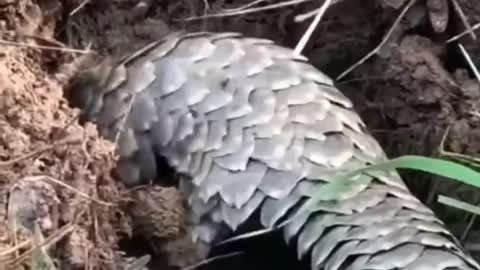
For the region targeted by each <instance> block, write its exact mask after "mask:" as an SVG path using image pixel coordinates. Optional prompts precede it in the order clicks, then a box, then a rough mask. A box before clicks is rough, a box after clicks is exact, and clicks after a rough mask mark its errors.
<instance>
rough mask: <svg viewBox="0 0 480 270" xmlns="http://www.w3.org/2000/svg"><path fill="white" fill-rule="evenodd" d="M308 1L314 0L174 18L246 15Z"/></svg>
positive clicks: (194, 18) (190, 18)
mask: <svg viewBox="0 0 480 270" xmlns="http://www.w3.org/2000/svg"><path fill="white" fill-rule="evenodd" d="M308 1H312V0H291V1H285V2H281V3H278V4H272V5H268V6H264V7H258V8H251V9H245V10H239V11H235V12H223V13H216V14H210V15H204V16H193V17H189V18H184V19H174V20H175V21H195V20H200V19H205V18H220V17H229V16H236V15H244V14H249V13H255V12H260V11H264V10H270V9H277V8H282V7H287V6H292V5H297V4H300V3H304V2H308Z"/></svg>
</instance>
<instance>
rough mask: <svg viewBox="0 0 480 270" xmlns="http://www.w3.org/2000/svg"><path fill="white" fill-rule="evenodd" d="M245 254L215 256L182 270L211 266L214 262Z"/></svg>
mask: <svg viewBox="0 0 480 270" xmlns="http://www.w3.org/2000/svg"><path fill="white" fill-rule="evenodd" d="M243 253H244V252H243V251H236V252H232V253H228V254H225V255H219V256H215V257H212V258H208V259H205V260H202V261H200V262H199V263H196V264H194V265H190V266H187V267H184V268H182V270H192V269H195V268H197V267H199V266H202V265H206V264H209V263H212V262H214V261H218V260H221V259H226V258H230V257H234V256H238V255H242V254H243Z"/></svg>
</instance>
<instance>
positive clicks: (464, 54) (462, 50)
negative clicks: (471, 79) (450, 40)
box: [458, 44, 480, 83]
mask: <svg viewBox="0 0 480 270" xmlns="http://www.w3.org/2000/svg"><path fill="white" fill-rule="evenodd" d="M458 47H459V48H460V51H461V52H462V54H463V57H465V60H467V63H468V65H469V66H470V68H471V69H472V70H473V74H475V78H477V81H478V82H479V83H480V73H479V72H478V69H477V67H476V66H475V64H474V63H473V61H472V58H470V55H469V54H468V52H467V50H465V48H464V47H463V45H462V44H458Z"/></svg>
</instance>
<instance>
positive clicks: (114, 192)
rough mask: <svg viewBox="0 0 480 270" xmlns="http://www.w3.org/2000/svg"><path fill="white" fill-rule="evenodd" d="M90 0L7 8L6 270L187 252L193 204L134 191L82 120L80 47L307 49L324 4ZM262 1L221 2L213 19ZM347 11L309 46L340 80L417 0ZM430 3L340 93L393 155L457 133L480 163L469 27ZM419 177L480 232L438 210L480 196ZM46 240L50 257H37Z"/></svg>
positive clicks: (0, 181)
mask: <svg viewBox="0 0 480 270" xmlns="http://www.w3.org/2000/svg"><path fill="white" fill-rule="evenodd" d="M83 2H85V1H82V0H47V1H34V0H17V1H13V0H7V1H0V34H1V37H2V42H1V43H0V47H1V50H0V85H1V87H0V204H1V205H0V269H4V268H6V267H7V266H9V267H11V269H22V267H23V268H25V269H40V268H38V264H39V263H43V264H49V263H53V264H55V265H56V267H57V269H124V267H125V266H126V265H128V264H131V263H132V262H134V261H135V260H136V259H135V258H133V257H139V256H141V255H143V254H145V252H147V251H149V252H150V251H151V250H152V249H151V248H150V247H149V248H146V249H145V250H143V249H140V248H139V247H140V245H142V244H139V245H136V244H135V241H137V240H138V238H141V239H143V240H138V241H140V243H144V242H142V241H144V240H145V239H148V241H147V242H152V241H151V240H152V239H154V241H153V242H155V243H151V244H152V246H155V248H158V249H159V250H160V251H161V252H163V251H164V249H165V248H169V247H175V248H176V249H178V250H183V249H185V247H178V245H175V244H171V243H172V240H175V241H176V242H175V241H174V242H173V243H177V242H181V241H182V239H184V237H185V235H186V224H185V219H184V218H185V209H184V208H183V204H182V199H181V197H180V195H179V194H178V193H177V192H176V191H175V190H174V189H173V188H163V189H162V188H158V189H157V190H155V192H152V193H145V192H144V191H143V190H142V189H139V190H135V191H133V192H132V191H127V190H126V189H125V188H124V187H123V186H122V185H121V184H120V183H118V182H116V181H115V180H114V178H115V177H114V176H112V175H113V174H112V173H111V172H112V169H113V168H114V166H115V157H114V155H113V154H112V153H113V145H112V144H111V143H109V142H106V141H104V140H102V139H101V138H99V137H98V135H97V132H96V130H95V127H94V126H93V125H86V126H83V127H82V126H80V125H78V124H77V122H76V121H75V119H74V118H75V116H76V115H77V114H78V111H77V110H76V109H72V108H70V107H69V105H68V102H67V101H66V100H65V99H64V97H63V94H64V93H63V87H64V86H65V83H66V81H67V80H68V78H69V76H71V74H72V73H73V72H75V70H76V69H78V68H79V67H80V66H82V64H85V63H88V61H87V62H86V61H84V60H85V59H87V58H86V57H85V56H83V55H84V54H83V53H75V52H70V51H68V50H67V49H68V48H76V49H78V50H83V49H85V48H87V47H88V46H90V48H91V49H92V50H93V51H95V54H94V58H95V57H96V58H98V57H100V56H106V55H115V56H119V55H123V54H125V53H127V52H128V51H130V50H132V49H135V48H140V47H141V46H143V45H145V44H146V43H148V42H150V41H152V40H154V39H158V38H159V37H162V36H164V35H165V34H167V33H169V32H170V31H172V30H177V29H187V30H191V31H193V30H205V29H206V30H210V31H240V32H242V33H245V34H247V35H251V36H258V37H266V38H270V39H273V40H275V41H276V42H278V43H280V44H284V45H286V46H289V47H293V46H295V44H296V42H297V41H298V40H299V38H300V37H301V35H302V34H303V32H304V30H305V29H306V27H307V26H308V23H309V21H307V22H304V23H294V22H293V17H294V16H295V15H298V14H301V13H304V12H307V11H311V10H312V9H313V8H314V7H317V6H318V3H317V1H313V2H314V3H313V2H312V3H305V4H301V5H296V6H293V7H287V8H281V9H276V10H270V11H265V12H260V13H253V14H249V15H243V16H235V17H226V18H213V19H208V20H196V21H190V22H185V21H181V20H175V19H178V18H185V17H189V16H193V15H202V14H203V13H204V12H205V10H206V7H205V3H206V2H207V1H193V0H189V1H187V0H184V1H174V0H171V1H168V0H164V1H151V0H140V1H139V0H124V1H107V0H97V1H90V2H91V3H87V5H85V6H83V7H81V8H80V9H79V10H78V12H76V13H75V14H73V15H71V14H70V13H71V12H72V11H73V10H74V9H76V8H77V7H79V6H80V5H81V4H83ZM249 2H250V1H249V0H242V1H232V0H217V1H208V3H209V7H208V8H209V10H208V11H209V12H212V13H213V12H218V11H220V10H222V9H228V8H236V7H239V6H242V5H244V4H247V3H249ZM343 2H344V3H340V4H337V5H336V6H334V7H332V8H331V9H329V10H328V11H327V14H326V15H325V17H324V18H323V19H322V22H321V24H320V25H319V26H318V28H317V30H316V31H315V34H314V36H313V37H312V38H311V40H310V41H309V43H308V46H307V48H306V50H305V54H306V55H307V56H308V57H310V58H311V59H312V61H313V62H314V63H315V64H316V65H317V66H318V67H319V68H320V69H322V70H323V71H324V72H326V73H327V74H328V75H330V76H332V77H336V76H337V75H339V74H340V73H341V72H343V71H344V70H345V69H346V68H348V67H349V66H350V65H352V64H354V63H355V62H356V61H358V60H359V59H361V58H362V57H363V56H364V55H365V54H367V53H368V52H369V51H371V50H372V49H373V48H374V47H375V46H377V45H378V44H379V42H380V41H381V39H382V37H383V35H384V34H385V33H386V32H387V31H388V29H389V27H390V26H391V25H392V24H393V21H394V20H395V18H396V16H397V15H398V14H399V12H400V9H401V7H402V6H403V5H405V4H406V2H408V1H406V0H369V1H343ZM347 2H348V3H347ZM360 2H361V3H360ZM417 2H418V4H417V5H416V6H414V7H413V8H412V9H411V10H410V12H409V13H408V14H407V16H406V17H405V18H404V19H403V20H402V22H401V23H400V24H399V25H398V26H397V28H396V29H395V31H394V32H393V34H392V37H391V38H390V39H389V42H387V44H385V46H383V48H382V50H380V52H379V53H378V54H376V55H375V56H374V57H372V58H371V59H369V60H368V61H366V62H365V63H363V64H362V65H360V66H359V67H358V68H356V69H355V70H354V71H353V72H352V73H351V74H349V75H348V76H347V77H346V78H344V79H342V80H340V81H339V82H338V86H339V88H340V89H341V90H342V91H344V92H345V93H346V94H347V95H348V96H349V97H350V98H352V99H353V100H354V102H355V104H356V107H357V110H358V111H359V113H360V114H361V115H362V116H363V118H364V119H365V120H366V122H367V124H368V126H369V127H370V128H371V129H372V130H373V132H374V135H375V136H376V137H377V138H378V139H379V140H380V141H381V143H382V145H383V146H384V147H385V149H386V150H387V152H388V153H389V155H390V156H392V157H393V156H398V155H401V154H407V153H408V154H423V155H430V156H434V155H438V146H439V143H440V141H441V138H442V136H443V135H444V133H445V130H446V128H447V127H450V133H449V135H448V139H447V141H446V148H447V150H449V151H454V152H457V153H462V154H468V155H478V153H479V152H480V118H479V117H480V116H479V115H480V112H479V110H480V101H479V100H480V99H479V97H480V86H479V84H478V82H477V81H476V80H475V79H474V77H473V74H472V72H471V71H470V70H469V69H468V68H467V65H466V63H465V61H464V60H463V57H462V55H461V54H460V52H459V50H458V47H457V44H456V43H450V44H447V43H446V40H447V39H448V38H450V37H452V36H454V35H456V34H458V33H460V32H462V31H463V30H464V26H463V24H462V21H461V20H460V18H459V16H458V13H456V12H455V11H454V8H453V6H452V5H450V6H445V7H444V8H442V6H441V5H440V6H439V7H440V8H437V9H435V7H436V6H435V5H434V4H435V3H437V4H438V3H440V4H441V3H447V2H450V1H442V0H429V1H417ZM457 2H458V3H459V5H460V6H461V8H462V9H463V11H464V12H465V16H466V17H467V18H468V21H469V23H470V24H472V25H474V24H475V23H478V22H480V6H479V5H478V4H477V1H476V0H457ZM427 3H428V5H427ZM427 7H428V9H427ZM446 15H448V17H447V16H446ZM447 18H448V21H447ZM432 22H433V25H434V26H435V27H432ZM437 22H438V23H437ZM445 22H448V23H445ZM460 41H461V42H462V44H463V45H464V46H465V48H466V49H467V50H468V51H469V53H470V54H471V56H472V58H473V61H474V62H476V63H479V62H480V46H478V42H477V41H474V40H472V39H471V37H470V36H469V35H466V36H464V37H463V38H462V39H460ZM7 43H8V44H7ZM46 47H53V48H57V49H59V50H51V49H47V48H46ZM87 60H88V59H87ZM72 121H73V122H72ZM70 122H72V124H69V123H70ZM405 176H406V178H407V182H408V183H409V184H410V186H411V187H412V190H413V191H414V192H415V194H416V195H418V196H419V197H420V198H421V199H422V200H423V201H425V202H427V203H429V205H430V206H431V207H433V208H434V209H435V210H436V211H437V212H438V214H439V216H440V217H441V218H443V219H444V220H445V221H446V222H447V224H448V226H450V228H452V230H453V231H454V233H456V234H457V235H458V236H461V232H463V231H464V229H465V227H466V226H467V223H468V220H467V219H465V218H464V213H459V212H458V211H453V214H452V211H451V210H449V209H447V208H445V207H442V206H440V205H438V204H437V203H435V201H434V198H435V196H434V195H436V194H438V193H441V194H445V195H449V196H454V197H457V198H461V199H463V200H467V201H469V202H471V203H476V202H477V201H478V198H477V197H479V196H478V192H476V191H475V190H473V189H471V188H465V187H463V186H460V185H458V184H453V183H451V182H449V183H443V182H442V183H441V184H438V183H440V182H439V181H436V180H435V179H433V178H431V177H428V179H427V180H429V181H427V182H425V181H421V182H420V181H417V180H418V179H420V178H425V177H424V176H421V175H419V174H405ZM412 179H413V180H412ZM432 190H436V191H433V192H432ZM471 231H472V232H471V235H470V237H467V241H466V242H467V248H469V249H470V247H471V249H470V251H472V252H473V253H474V255H477V254H476V250H475V246H478V243H476V242H475V241H476V240H475V239H478V238H477V237H475V236H477V235H478V234H479V226H478V224H476V223H475V222H474V223H473V226H472V230H471ZM41 243H46V244H45V245H44V248H42V249H40V250H38V249H32V247H33V246H38V245H39V244H41ZM165 243H169V244H167V245H165ZM155 248H154V249H155ZM187 249H188V248H187ZM178 250H176V251H177V253H178V252H180V251H178ZM126 252H128V254H126ZM161 252H160V253H161ZM181 252H186V251H181ZM181 252H180V253H181ZM171 253H172V254H173V253H174V254H175V255H172V256H181V255H178V254H177V253H175V252H171ZM160 257H161V256H160ZM162 260H163V259H162V258H159V259H158V258H157V261H159V262H158V263H157V265H160V266H161V267H162V268H160V269H166V268H165V262H163V261H162ZM154 261H155V260H154ZM136 263H139V262H138V261H137V262H136ZM35 264H36V266H34V267H33V268H32V265H35ZM35 267H37V268H35ZM42 269H47V268H42Z"/></svg>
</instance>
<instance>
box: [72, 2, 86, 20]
mask: <svg viewBox="0 0 480 270" xmlns="http://www.w3.org/2000/svg"><path fill="white" fill-rule="evenodd" d="M89 2H90V0H83V2H82V3H80V5H78V6H77V7H76V8H74V9H73V10H72V12H70V14H68V16H70V17H71V16H73V15H75V14H76V13H77V12H78V11H79V10H80V9H82V8H83V7H84V6H85V5H87V4H88V3H89Z"/></svg>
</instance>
